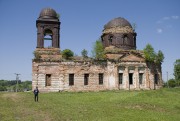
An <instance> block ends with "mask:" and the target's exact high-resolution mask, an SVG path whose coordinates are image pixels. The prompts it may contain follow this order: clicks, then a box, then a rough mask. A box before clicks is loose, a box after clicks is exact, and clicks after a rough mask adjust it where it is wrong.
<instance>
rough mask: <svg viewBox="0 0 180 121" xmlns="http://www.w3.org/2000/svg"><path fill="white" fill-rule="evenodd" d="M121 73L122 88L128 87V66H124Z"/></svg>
mask: <svg viewBox="0 0 180 121" xmlns="http://www.w3.org/2000/svg"><path fill="white" fill-rule="evenodd" d="M123 75H124V77H123V81H124V89H129V69H128V66H126V67H125V70H124V74H123Z"/></svg>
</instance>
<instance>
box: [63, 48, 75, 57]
mask: <svg viewBox="0 0 180 121" xmlns="http://www.w3.org/2000/svg"><path fill="white" fill-rule="evenodd" d="M73 55H74V53H73V52H72V51H71V50H70V49H65V50H63V51H62V56H63V58H65V59H70V58H71V57H72V56H73Z"/></svg>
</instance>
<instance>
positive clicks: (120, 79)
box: [119, 73, 123, 84]
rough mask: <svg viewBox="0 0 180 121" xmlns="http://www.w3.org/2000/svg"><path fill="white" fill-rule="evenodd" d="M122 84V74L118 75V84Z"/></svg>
mask: <svg viewBox="0 0 180 121" xmlns="http://www.w3.org/2000/svg"><path fill="white" fill-rule="evenodd" d="M122 82H123V73H119V84H122Z"/></svg>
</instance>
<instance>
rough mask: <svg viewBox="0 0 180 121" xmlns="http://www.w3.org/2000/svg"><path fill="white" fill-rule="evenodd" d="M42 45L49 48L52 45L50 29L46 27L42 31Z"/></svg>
mask: <svg viewBox="0 0 180 121" xmlns="http://www.w3.org/2000/svg"><path fill="white" fill-rule="evenodd" d="M44 47H45V48H51V47H52V31H51V30H49V29H47V30H45V32H44Z"/></svg>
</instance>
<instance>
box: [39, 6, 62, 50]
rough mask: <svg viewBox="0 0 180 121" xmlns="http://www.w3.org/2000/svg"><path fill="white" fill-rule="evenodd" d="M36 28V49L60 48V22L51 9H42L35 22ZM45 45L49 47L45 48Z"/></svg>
mask: <svg viewBox="0 0 180 121" xmlns="http://www.w3.org/2000/svg"><path fill="white" fill-rule="evenodd" d="M36 27H37V48H60V45H59V44H60V42H59V41H60V40H59V38H60V37H59V29H60V21H59V18H58V14H57V13H56V11H55V10H53V9H51V8H45V9H43V10H42V11H41V13H40V15H39V18H38V19H37V20H36ZM46 43H49V45H48V46H47V45H46Z"/></svg>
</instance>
